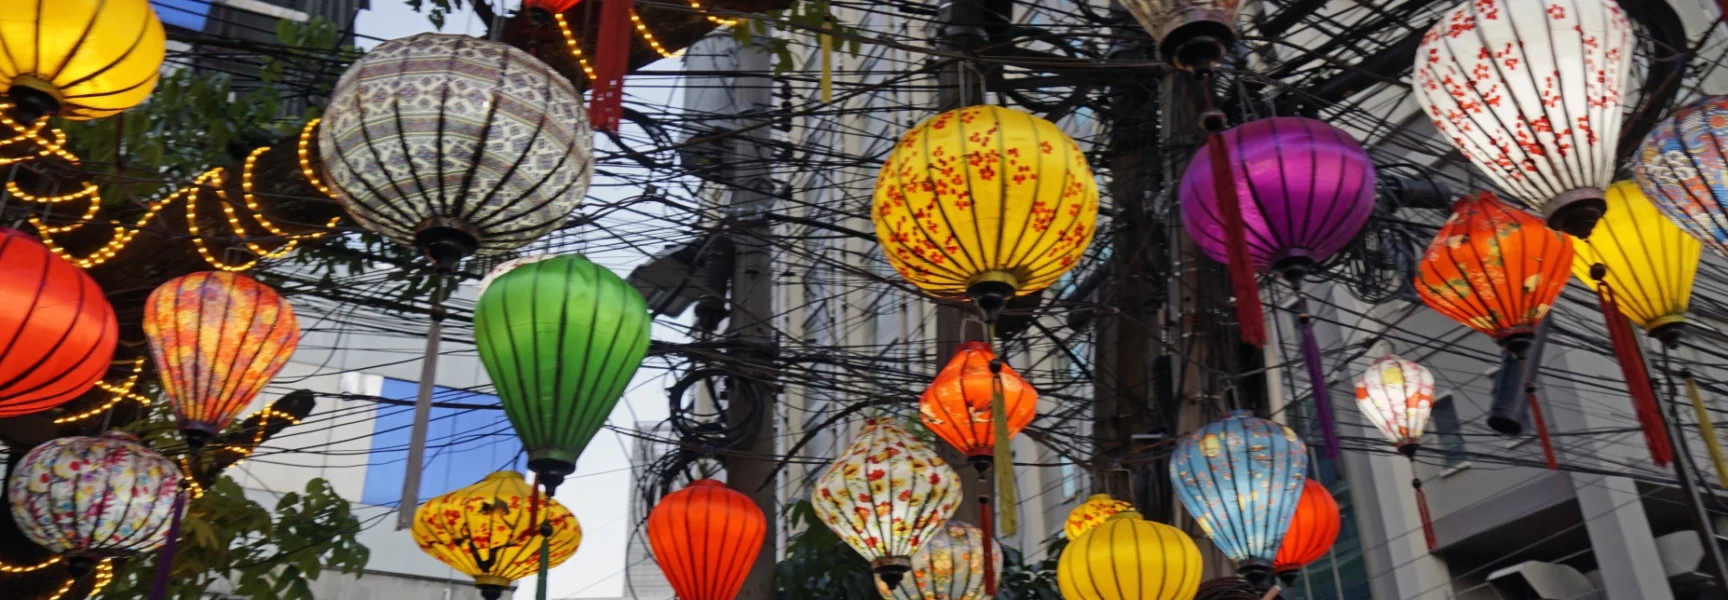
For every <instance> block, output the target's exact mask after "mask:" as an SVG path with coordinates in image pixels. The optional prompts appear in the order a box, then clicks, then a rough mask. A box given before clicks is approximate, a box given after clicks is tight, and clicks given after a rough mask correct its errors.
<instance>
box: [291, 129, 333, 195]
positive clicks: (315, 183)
mask: <svg viewBox="0 0 1728 600" xmlns="http://www.w3.org/2000/svg"><path fill="white" fill-rule="evenodd" d="M323 120H324V119H312V120H310V121H307V122H306V126H305V127H302V128H300V139H299V140H298V141H297V142H295V151H296V154H298V156H299V157H300V175H301V176H303V177H305V178H306V183H310V184H312V187H315V188H318V191H320V192H323V193H324V195H326V196H329V197H331V198H335V197H336V194H333V193H331V192H330V188H327V187H324V180H323V179H320V178H319V177H318V170H317V169H314V168H312V132H313V131H315V130H317V129H318V123H319V122H320V121H323Z"/></svg>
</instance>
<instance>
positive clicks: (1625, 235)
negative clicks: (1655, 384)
mask: <svg viewBox="0 0 1728 600" xmlns="http://www.w3.org/2000/svg"><path fill="white" fill-rule="evenodd" d="M1607 203H1608V213H1607V214H1606V215H1604V216H1603V217H1602V221H1601V222H1600V223H1599V224H1597V226H1596V233H1595V235H1592V236H1591V237H1590V242H1589V243H1587V244H1574V245H1573V247H1574V249H1575V250H1576V251H1577V252H1576V254H1575V255H1574V256H1573V258H1572V274H1573V275H1576V276H1578V279H1579V281H1583V282H1591V281H1594V280H1595V278H1593V277H1592V274H1591V267H1593V266H1595V265H1598V264H1600V265H1603V266H1605V267H1607V272H1606V273H1604V277H1603V278H1602V281H1604V282H1606V283H1607V284H1608V286H1609V287H1611V288H1613V289H1614V295H1615V300H1616V301H1617V304H1618V306H1619V307H1620V309H1621V311H1622V312H1623V313H1624V314H1625V315H1626V316H1627V317H1630V318H1631V319H1632V323H1633V324H1635V325H1637V326H1639V327H1641V328H1643V329H1644V331H1645V332H1646V333H1649V334H1650V337H1653V338H1656V339H1659V340H1663V342H1664V343H1668V344H1669V347H1674V344H1675V343H1678V341H1679V339H1680V333H1681V329H1682V328H1684V327H1685V323H1686V307H1687V305H1689V304H1690V303H1691V301H1692V277H1693V276H1694V275H1696V274H1697V273H1698V261H1699V255H1700V254H1701V253H1702V252H1703V246H1702V245H1701V244H1699V243H1698V240H1697V239H1694V238H1693V237H1692V236H1689V235H1686V232H1684V231H1681V230H1680V228H1679V227H1676V226H1675V225H1674V223H1672V222H1670V221H1669V220H1668V219H1667V218H1666V217H1664V216H1663V215H1662V211H1660V210H1658V209H1657V208H1656V206H1655V205H1653V204H1651V203H1650V201H1649V200H1647V199H1645V197H1644V193H1643V192H1642V191H1639V189H1638V185H1637V184H1635V183H1633V182H1631V181H1621V182H1617V183H1615V184H1614V185H1612V186H1610V187H1609V188H1608V194H1607ZM1592 287H1593V286H1592Z"/></svg>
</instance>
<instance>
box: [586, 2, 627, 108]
mask: <svg viewBox="0 0 1728 600" xmlns="http://www.w3.org/2000/svg"><path fill="white" fill-rule="evenodd" d="M634 4H635V3H634V2H632V0H606V1H605V2H604V3H602V4H601V6H600V33H599V34H598V35H597V39H596V43H595V44H594V54H595V56H594V82H593V83H594V85H593V87H592V88H590V90H589V91H590V93H589V96H588V99H589V102H588V122H589V123H591V124H593V126H594V128H595V129H598V130H600V131H610V132H617V131H618V123H619V121H621V120H623V118H624V73H625V72H626V71H629V70H630V44H631V42H632V41H633V40H632V39H631V37H630V30H631V27H632V26H631V24H630V14H631V12H632V11H633V5H634Z"/></svg>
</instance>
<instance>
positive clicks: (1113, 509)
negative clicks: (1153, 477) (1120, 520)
mask: <svg viewBox="0 0 1728 600" xmlns="http://www.w3.org/2000/svg"><path fill="white" fill-rule="evenodd" d="M1130 510H1134V505H1132V504H1129V503H1127V502H1123V501H1121V500H1117V499H1115V498H1111V497H1110V495H1109V494H1093V495H1092V497H1090V498H1087V499H1086V501H1085V502H1081V503H1080V506H1076V507H1074V510H1072V511H1069V512H1068V520H1067V521H1066V522H1064V523H1063V524H1062V531H1063V532H1065V533H1067V534H1068V541H1074V540H1077V539H1080V535H1081V534H1083V533H1086V532H1087V531H1090V530H1091V529H1092V528H1093V527H1097V526H1099V525H1100V524H1103V523H1104V521H1105V520H1108V519H1109V518H1110V517H1113V516H1115V515H1116V513H1120V512H1127V511H1130Z"/></svg>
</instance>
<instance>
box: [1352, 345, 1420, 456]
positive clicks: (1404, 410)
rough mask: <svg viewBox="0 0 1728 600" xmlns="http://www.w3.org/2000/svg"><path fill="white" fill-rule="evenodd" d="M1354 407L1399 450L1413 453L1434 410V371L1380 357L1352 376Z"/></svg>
mask: <svg viewBox="0 0 1728 600" xmlns="http://www.w3.org/2000/svg"><path fill="white" fill-rule="evenodd" d="M1356 407H1357V408H1359V409H1361V410H1362V416H1363V417H1364V418H1366V419H1368V422H1369V423H1373V424H1374V427H1375V428H1377V429H1379V430H1380V433H1383V434H1386V439H1387V440H1388V441H1390V442H1392V443H1393V444H1396V445H1397V446H1398V451H1399V452H1400V453H1403V454H1405V455H1407V456H1413V455H1415V454H1416V446H1417V445H1418V444H1419V443H1420V442H1421V441H1422V432H1423V431H1425V430H1426V429H1427V428H1428V414H1429V413H1430V412H1433V410H1434V374H1433V373H1432V372H1430V371H1429V370H1428V368H1427V367H1423V366H1422V365H1419V364H1416V362H1415V361H1409V360H1404V359H1402V358H1398V357H1397V356H1392V355H1387V356H1385V357H1382V358H1381V359H1380V360H1377V361H1374V364H1372V365H1368V370H1366V371H1363V372H1362V376H1361V377H1358V378H1356Z"/></svg>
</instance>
